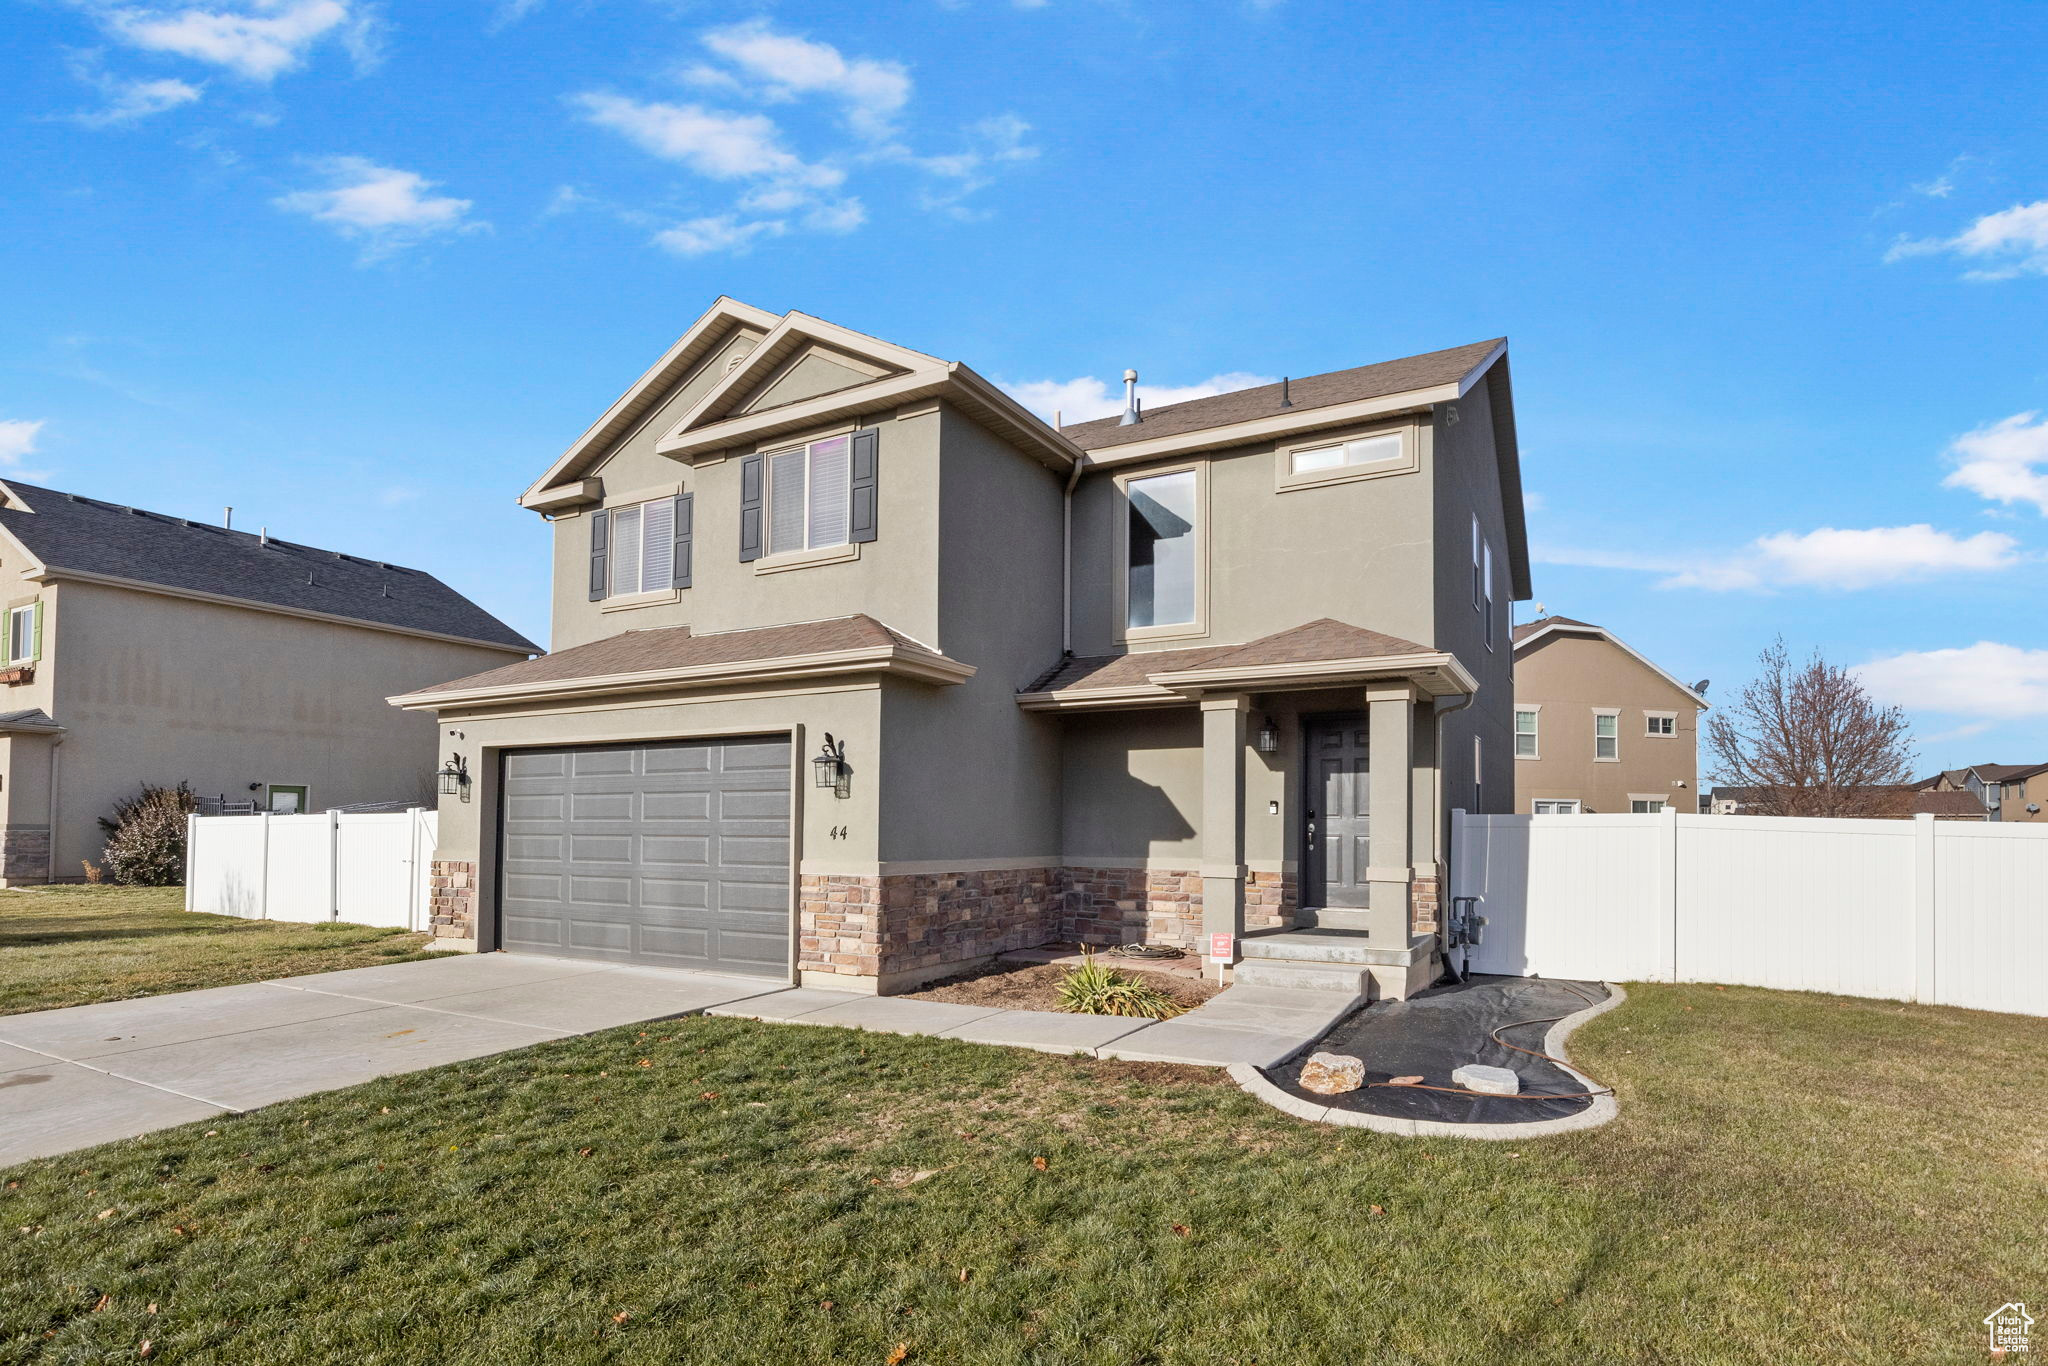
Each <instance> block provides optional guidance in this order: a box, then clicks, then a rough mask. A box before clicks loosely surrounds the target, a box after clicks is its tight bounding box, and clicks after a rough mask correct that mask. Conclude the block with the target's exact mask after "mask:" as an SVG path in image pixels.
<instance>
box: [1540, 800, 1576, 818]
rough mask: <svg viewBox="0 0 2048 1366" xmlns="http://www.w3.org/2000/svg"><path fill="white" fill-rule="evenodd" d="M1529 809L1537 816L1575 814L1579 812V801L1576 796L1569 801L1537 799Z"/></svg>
mask: <svg viewBox="0 0 2048 1366" xmlns="http://www.w3.org/2000/svg"><path fill="white" fill-rule="evenodd" d="M1531 809H1532V811H1533V813H1534V814H1535V815H1538V816H1576V815H1578V814H1579V802H1578V799H1577V798H1576V797H1574V798H1572V799H1571V800H1569V801H1563V800H1559V801H1548V802H1544V801H1539V802H1536V803H1534V804H1533V806H1532V808H1531Z"/></svg>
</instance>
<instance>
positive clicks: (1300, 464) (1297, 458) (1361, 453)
mask: <svg viewBox="0 0 2048 1366" xmlns="http://www.w3.org/2000/svg"><path fill="white" fill-rule="evenodd" d="M1400 458H1401V434H1400V433H1399V432H1387V433H1385V434H1383V435H1381V436H1361V437H1357V438H1355V439H1353V440H1350V441H1337V442H1332V443H1331V444H1330V445H1327V446H1310V447H1308V448H1307V449H1305V450H1298V451H1295V452H1294V453H1293V455H1292V456H1291V458H1290V459H1289V460H1288V462H1287V468H1288V471H1289V473H1292V474H1322V473H1325V472H1327V471H1329V470H1341V469H1343V468H1344V467H1346V466H1347V465H1370V464H1372V463H1374V462H1375V461H1380V460H1399V459H1400Z"/></svg>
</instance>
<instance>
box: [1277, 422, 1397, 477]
mask: <svg viewBox="0 0 2048 1366" xmlns="http://www.w3.org/2000/svg"><path fill="white" fill-rule="evenodd" d="M1385 437H1394V438H1397V444H1396V445H1395V446H1394V447H1393V449H1392V452H1391V453H1390V454H1386V455H1381V456H1376V457H1374V458H1373V459H1370V460H1361V461H1358V462H1357V463H1355V464H1349V465H1333V466H1331V467H1330V468H1328V469H1321V470H1296V469H1295V468H1294V461H1295V458H1296V457H1297V456H1299V455H1302V454H1304V453H1305V452H1308V451H1320V450H1325V449H1327V448H1329V447H1332V446H1346V445H1349V444H1350V443H1352V442H1354V441H1377V440H1380V439H1382V438H1385ZM1421 449H1422V443H1421V442H1419V441H1417V440H1416V439H1415V428H1414V427H1413V426H1412V425H1409V424H1407V423H1401V424H1397V425H1395V426H1391V427H1390V426H1387V425H1385V424H1384V423H1382V424H1380V425H1377V426H1372V427H1359V428H1356V429H1352V430H1347V431H1336V432H1318V433H1316V434H1315V435H1314V436H1305V437H1302V438H1300V439H1299V440H1296V441H1290V442H1285V443H1283V444H1281V445H1279V446H1276V447H1275V448H1274V453H1273V455H1274V464H1273V487H1274V488H1275V489H1276V490H1278V491H1279V492H1281V493H1290V492H1292V491H1294V490H1296V489H1310V488H1323V487H1325V486H1327V485H1330V484H1348V483H1351V482H1353V481H1355V480H1359V479H1384V478H1386V477H1387V476H1388V475H1391V474H1413V473H1415V472H1416V471H1417V470H1419V469H1421V468H1422V458H1421Z"/></svg>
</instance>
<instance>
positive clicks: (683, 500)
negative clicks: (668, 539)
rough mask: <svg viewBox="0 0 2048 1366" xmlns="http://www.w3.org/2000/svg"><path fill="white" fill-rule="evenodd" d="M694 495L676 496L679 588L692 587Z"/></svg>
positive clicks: (677, 576) (677, 578) (676, 579)
mask: <svg viewBox="0 0 2048 1366" xmlns="http://www.w3.org/2000/svg"><path fill="white" fill-rule="evenodd" d="M694 496H695V495H693V494H688V493H679V494H677V495H676V578H675V585H676V587H678V588H688V587H689V586H690V499H691V498H692V497H694Z"/></svg>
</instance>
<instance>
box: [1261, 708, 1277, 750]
mask: <svg viewBox="0 0 2048 1366" xmlns="http://www.w3.org/2000/svg"><path fill="white" fill-rule="evenodd" d="M1257 743H1258V746H1259V753H1261V754H1278V753H1279V752H1280V727H1278V726H1276V725H1274V724H1273V718H1272V717H1270V716H1268V717H1267V718H1266V719H1265V720H1263V721H1261V722H1260V723H1259V738H1258V742H1257Z"/></svg>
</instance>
